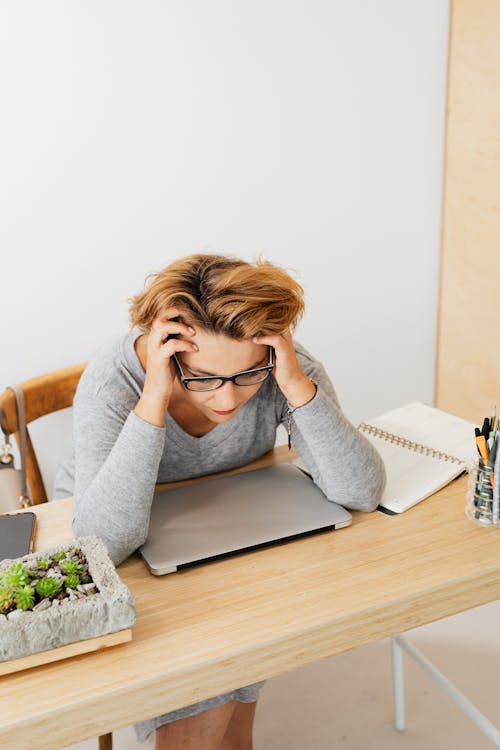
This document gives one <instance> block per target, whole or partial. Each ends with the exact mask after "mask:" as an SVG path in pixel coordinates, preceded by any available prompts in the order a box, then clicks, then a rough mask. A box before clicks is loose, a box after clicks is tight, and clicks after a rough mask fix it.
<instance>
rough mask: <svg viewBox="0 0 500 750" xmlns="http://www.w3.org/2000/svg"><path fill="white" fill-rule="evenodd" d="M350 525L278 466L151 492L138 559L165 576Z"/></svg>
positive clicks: (299, 476)
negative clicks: (195, 565)
mask: <svg viewBox="0 0 500 750" xmlns="http://www.w3.org/2000/svg"><path fill="white" fill-rule="evenodd" d="M351 520H352V516H351V514H350V513H349V512H348V511H347V510H345V508H343V507H342V506H340V505H337V504H336V503H332V502H330V501H328V500H327V499H326V497H325V495H324V494H323V493H322V492H321V490H320V489H319V488H318V487H317V486H316V485H315V484H314V482H313V481H312V479H310V477H309V476H308V475H306V474H305V473H304V472H303V471H301V470H300V469H299V468H298V467H297V466H294V465H293V464H277V465H275V466H268V467H266V468H264V469H254V470H253V471H246V472H241V473H239V474H233V475H231V476H225V477H220V478H218V479H210V480H208V479H206V480H204V481H201V482H198V483H196V484H191V485H188V486H187V487H178V488H176V489H173V490H165V491H163V492H157V493H155V496H154V498H153V504H152V507H151V517H150V523H149V533H148V537H147V539H146V542H145V543H144V544H143V545H142V547H140V548H139V552H140V554H141V555H142V557H143V558H144V560H145V561H146V564H147V565H148V567H149V569H150V571H151V572H152V573H153V574H155V575H163V574H164V573H173V572H175V571H176V570H180V569H182V568H185V567H188V566H191V565H194V564H196V563H201V562H207V561H209V560H213V559H215V558H218V557H222V556H226V555H228V554H234V553H237V552H243V551H248V550H251V549H255V548H256V547H261V546H264V545H268V544H271V543H273V542H280V541H285V540H288V539H293V538H294V537H298V536H302V535H304V534H309V533H312V532H314V531H321V530H326V529H338V528H341V527H343V526H349V524H350V523H351Z"/></svg>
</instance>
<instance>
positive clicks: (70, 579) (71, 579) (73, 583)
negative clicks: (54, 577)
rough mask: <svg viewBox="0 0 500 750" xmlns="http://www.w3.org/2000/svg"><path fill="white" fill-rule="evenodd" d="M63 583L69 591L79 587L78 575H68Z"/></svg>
mask: <svg viewBox="0 0 500 750" xmlns="http://www.w3.org/2000/svg"><path fill="white" fill-rule="evenodd" d="M64 583H65V585H66V586H67V587H68V588H69V589H76V587H77V586H79V585H80V576H79V575H78V573H70V574H69V575H67V576H66V579H65V581H64Z"/></svg>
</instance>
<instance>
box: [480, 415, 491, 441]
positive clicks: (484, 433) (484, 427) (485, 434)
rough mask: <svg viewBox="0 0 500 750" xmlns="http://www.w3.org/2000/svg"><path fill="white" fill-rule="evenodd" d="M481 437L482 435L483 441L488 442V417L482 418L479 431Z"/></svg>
mask: <svg viewBox="0 0 500 750" xmlns="http://www.w3.org/2000/svg"><path fill="white" fill-rule="evenodd" d="M481 435H484V439H485V440H488V438H489V436H490V420H489V419H488V417H485V418H484V422H483V427H482V429H481Z"/></svg>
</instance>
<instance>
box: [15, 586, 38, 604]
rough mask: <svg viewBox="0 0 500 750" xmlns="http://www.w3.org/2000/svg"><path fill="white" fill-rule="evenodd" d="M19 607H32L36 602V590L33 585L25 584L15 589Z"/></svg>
mask: <svg viewBox="0 0 500 750" xmlns="http://www.w3.org/2000/svg"><path fill="white" fill-rule="evenodd" d="M15 597H16V604H17V608H18V609H32V608H33V604H34V603H35V592H34V590H33V586H23V587H22V589H17V590H16V591H15Z"/></svg>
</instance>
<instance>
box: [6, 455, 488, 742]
mask: <svg viewBox="0 0 500 750" xmlns="http://www.w3.org/2000/svg"><path fill="white" fill-rule="evenodd" d="M290 455H291V454H289V453H288V451H287V450H286V448H285V447H280V448H277V449H274V451H271V453H270V454H267V456H266V457H265V459H264V460H261V461H260V463H259V465H267V464H270V463H275V462H281V461H283V460H285V461H286V460H290ZM292 457H293V454H292ZM245 468H247V467H245ZM172 486H173V485H172ZM465 489H466V479H465V478H461V479H458V480H456V481H455V482H453V483H452V484H450V485H448V487H446V488H445V489H443V490H441V491H440V492H439V493H437V494H435V495H433V496H432V497H431V498H428V499H427V500H425V501H423V502H422V503H420V504H419V505H417V506H415V507H413V508H411V509H409V510H408V511H406V512H405V513H403V514H401V515H398V516H389V515H386V514H383V513H380V512H374V513H360V512H354V513H353V524H352V526H350V527H347V528H345V529H339V530H337V531H333V532H325V533H322V534H319V535H315V536H310V537H307V538H304V539H300V540H297V541H293V542H288V543H286V544H282V545H277V546H274V547H270V548H267V549H263V550H258V551H254V552H249V553H246V554H243V555H239V556H235V557H232V558H226V559H223V560H219V561H215V562H212V563H209V564H205V565H202V566H199V567H196V568H191V569H188V570H185V571H181V572H178V573H175V574H171V575H165V576H159V577H158V576H153V575H151V574H150V573H149V571H148V570H147V568H146V566H145V564H144V562H143V561H142V560H141V558H140V557H139V556H138V555H137V554H134V555H132V556H131V557H130V558H128V560H126V561H125V562H124V563H122V564H121V565H120V566H119V568H118V572H119V574H120V576H121V578H122V579H123V581H124V582H125V583H126V585H127V586H128V587H129V588H130V589H131V591H132V593H133V594H134V596H135V600H136V606H137V623H136V625H135V626H134V627H133V629H132V636H133V637H132V641H131V642H129V643H126V644H123V645H119V646H114V647H112V648H108V649H103V650H101V651H98V652H93V653H89V654H83V655H81V656H76V657H72V658H69V659H65V660H63V661H60V662H56V663H53V664H46V665H43V666H39V667H36V668H33V669H30V670H26V671H23V672H18V673H16V674H12V675H6V676H4V677H2V678H0V706H1V710H0V746H1V747H6V748H7V747H9V748H21V747H22V748H23V750H24V749H26V750H29V748H37V750H57V749H58V748H61V747H63V746H66V745H69V744H71V743H74V742H78V741H81V740H84V739H87V738H91V737H96V736H98V735H101V734H105V733H106V732H109V731H111V730H112V729H114V728H119V727H121V726H128V725H130V724H132V723H134V722H137V721H141V720H144V719H146V718H149V717H152V716H157V715H159V714H162V713H165V712H166V711H170V710H173V709H177V708H180V707H182V706H185V705H189V704H191V703H194V702H196V701H199V700H202V699H204V698H208V697H211V696H213V695H217V694H218V693H222V692H227V691H228V690H231V689H234V688H237V687H241V686H243V685H247V684H249V683H252V682H256V681H258V680H262V679H264V678H268V677H272V676H274V675H278V674H281V673H283V672H287V671H289V670H292V669H295V668H297V667H301V666H303V665H305V664H308V663H311V662H314V661H318V660H320V659H322V658H324V657H328V656H332V655H334V654H338V653H341V652H343V651H346V650H348V649H351V648H354V647H356V646H360V645H363V644H366V643H369V642H371V641H375V640H379V639H381V638H385V637H387V636H389V635H393V634H395V633H399V632H403V631H405V630H409V629H411V628H414V627H417V626H419V625H422V624H424V623H427V622H432V621H434V620H437V619H440V618H442V617H446V616H448V615H451V614H455V613H457V612H460V611H462V610H466V609H470V608H472V607H475V606H478V605H480V604H485V603H486V602H489V601H493V600H495V599H497V598H498V597H499V596H500V544H499V541H500V532H499V531H498V530H497V529H488V528H480V527H478V526H476V525H475V524H474V523H473V522H471V521H470V520H468V519H467V518H466V516H465V513H464V507H465ZM71 505H72V501H71V499H68V500H60V501H57V502H52V503H47V504H44V505H39V506H36V507H35V512H36V513H37V519H38V531H37V538H36V544H35V549H37V550H38V549H47V548H49V547H51V546H52V545H54V544H55V543H58V542H60V541H65V540H66V539H70V538H71V537H72V534H71Z"/></svg>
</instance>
